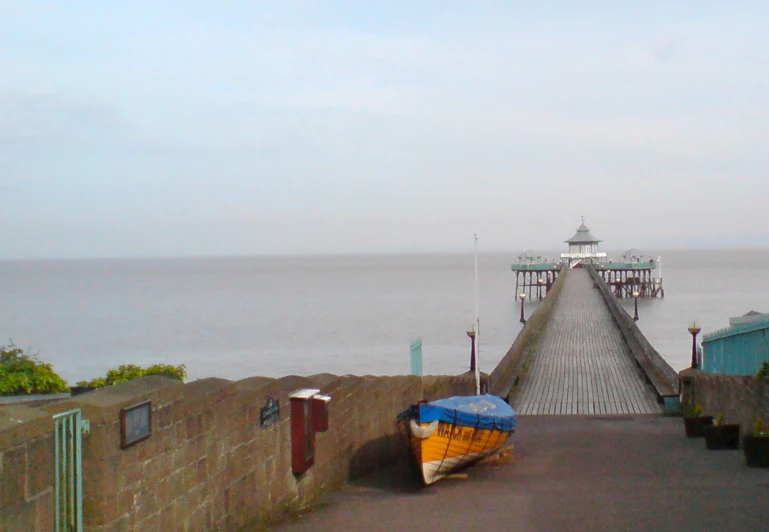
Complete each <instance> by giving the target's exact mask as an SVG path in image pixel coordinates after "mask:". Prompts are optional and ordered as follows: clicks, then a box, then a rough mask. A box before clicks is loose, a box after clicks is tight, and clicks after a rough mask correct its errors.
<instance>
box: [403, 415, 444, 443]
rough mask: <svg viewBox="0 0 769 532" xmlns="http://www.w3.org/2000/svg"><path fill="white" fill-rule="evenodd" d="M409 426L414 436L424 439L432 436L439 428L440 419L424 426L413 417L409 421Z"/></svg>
mask: <svg viewBox="0 0 769 532" xmlns="http://www.w3.org/2000/svg"><path fill="white" fill-rule="evenodd" d="M409 427H410V428H411V433H412V434H413V435H414V436H416V437H417V438H419V439H422V440H424V439H425V438H429V437H430V436H432V435H433V433H434V432H435V429H437V428H438V420H437V419H436V420H435V421H431V422H430V424H429V425H427V426H424V427H422V426H420V425H419V424H418V423H417V422H416V421H415V420H413V419H412V420H411V421H409Z"/></svg>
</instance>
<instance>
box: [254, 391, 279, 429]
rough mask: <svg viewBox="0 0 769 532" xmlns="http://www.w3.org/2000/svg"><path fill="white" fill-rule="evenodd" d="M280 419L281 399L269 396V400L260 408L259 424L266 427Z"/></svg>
mask: <svg viewBox="0 0 769 532" xmlns="http://www.w3.org/2000/svg"><path fill="white" fill-rule="evenodd" d="M278 421H280V401H279V400H278V399H273V398H272V397H268V398H267V402H266V403H265V404H264V406H263V407H262V408H261V409H260V410H259V426H260V427H261V428H263V429H265V428H267V427H269V426H271V425H273V424H274V423H277V422H278Z"/></svg>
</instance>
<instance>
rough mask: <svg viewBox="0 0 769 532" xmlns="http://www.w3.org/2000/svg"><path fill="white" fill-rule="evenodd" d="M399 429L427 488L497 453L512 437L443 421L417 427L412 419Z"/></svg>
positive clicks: (407, 419) (401, 422)
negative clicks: (407, 443) (406, 441)
mask: <svg viewBox="0 0 769 532" xmlns="http://www.w3.org/2000/svg"><path fill="white" fill-rule="evenodd" d="M399 426H400V431H401V433H402V434H404V435H405V436H407V438H408V441H409V448H410V451H411V455H412V458H413V459H414V460H415V462H416V466H417V468H418V469H419V471H420V473H421V476H422V480H423V482H424V483H425V484H426V485H429V484H432V483H433V482H435V481H437V480H440V479H441V478H443V477H445V476H446V475H449V474H451V473H453V472H455V471H457V470H459V469H462V468H464V467H467V466H469V465H472V464H473V463H475V462H478V461H479V460H482V459H484V458H486V457H488V456H490V455H492V454H494V453H495V452H497V451H499V450H500V449H501V448H502V446H504V444H505V443H506V442H507V440H508V438H509V437H510V434H511V433H512V430H499V429H484V428H476V427H469V426H463V425H460V424H454V423H449V422H445V421H437V422H435V421H434V422H431V423H418V422H417V421H416V420H414V419H413V418H403V419H401V420H399Z"/></svg>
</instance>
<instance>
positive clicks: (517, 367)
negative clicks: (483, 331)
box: [489, 268, 569, 402]
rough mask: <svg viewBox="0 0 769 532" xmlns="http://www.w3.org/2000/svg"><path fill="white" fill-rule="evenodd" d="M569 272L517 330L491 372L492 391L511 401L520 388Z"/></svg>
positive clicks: (562, 274)
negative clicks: (513, 338)
mask: <svg viewBox="0 0 769 532" xmlns="http://www.w3.org/2000/svg"><path fill="white" fill-rule="evenodd" d="M568 273H569V269H568V268H563V269H561V270H560V273H559V274H558V276H557V278H556V280H555V282H554V283H553V285H552V287H551V288H550V290H548V291H547V294H546V295H545V298H544V300H543V301H542V303H541V304H540V305H539V307H537V309H536V310H535V311H534V312H533V313H532V314H531V316H529V318H528V319H527V321H526V325H525V326H524V327H523V329H521V331H520V332H519V333H518V336H517V337H516V338H515V341H514V342H513V345H512V346H511V347H510V349H509V350H508V351H507V353H506V354H505V356H504V357H502V360H500V361H499V363H498V364H497V366H496V367H495V368H494V370H493V371H492V372H491V374H490V375H489V382H490V391H491V393H493V394H494V395H497V396H499V397H502V398H503V399H506V400H507V401H508V402H512V399H513V397H514V396H515V392H516V391H517V387H518V386H519V385H520V384H521V383H522V381H523V379H524V378H525V377H526V372H527V371H528V368H529V365H530V364H531V360H532V359H533V357H534V355H535V351H536V348H537V342H538V340H539V337H540V335H541V334H542V332H543V331H544V330H545V327H546V326H547V322H548V321H549V319H550V315H551V314H552V312H553V308H554V307H555V303H556V301H557V300H558V295H559V294H560V293H561V287H562V286H563V283H564V282H565V281H564V279H565V278H566V277H567V275H568Z"/></svg>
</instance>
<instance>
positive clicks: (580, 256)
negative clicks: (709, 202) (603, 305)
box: [510, 217, 665, 299]
mask: <svg viewBox="0 0 769 532" xmlns="http://www.w3.org/2000/svg"><path fill="white" fill-rule="evenodd" d="M565 242H566V243H567V244H568V245H569V251H568V253H561V255H560V260H551V259H550V258H549V257H542V256H540V255H537V254H536V253H534V252H526V251H524V252H523V253H521V254H520V255H518V256H517V257H516V262H515V263H514V264H512V265H511V266H510V269H511V270H512V271H513V272H515V297H516V298H517V297H520V296H521V295H524V294H525V295H526V297H528V298H529V299H531V298H532V297H537V298H538V299H542V298H543V297H545V296H546V295H547V293H548V292H549V291H550V290H551V288H552V286H553V283H555V280H556V279H557V278H558V273H559V272H560V271H561V269H562V268H581V267H584V266H587V265H590V266H592V267H593V268H595V270H596V271H597V272H598V275H600V277H601V279H603V280H604V281H605V282H606V283H607V284H608V285H609V286H610V287H611V289H612V291H613V292H614V295H616V296H617V297H619V298H623V297H640V298H647V297H665V289H664V288H663V286H662V259H661V257H657V259H656V260H655V259H654V258H653V257H648V258H644V257H643V255H642V254H641V252H640V251H638V250H637V249H635V248H632V249H629V250H627V251H626V252H625V253H623V254H622V256H621V257H620V259H619V260H617V261H614V260H612V259H610V258H608V256H607V254H606V253H605V252H602V251H599V249H598V245H599V244H600V243H601V242H602V240H600V239H598V238H596V237H594V236H593V235H592V233H591V232H590V229H589V228H588V227H587V226H586V225H585V218H584V217H583V218H582V223H581V224H580V226H579V227H578V228H577V231H576V233H574V236H572V237H571V238H570V239H569V240H566V241H565ZM655 270H656V275H655Z"/></svg>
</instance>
